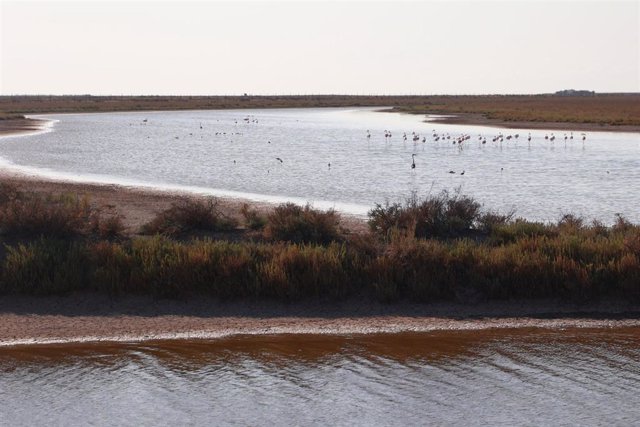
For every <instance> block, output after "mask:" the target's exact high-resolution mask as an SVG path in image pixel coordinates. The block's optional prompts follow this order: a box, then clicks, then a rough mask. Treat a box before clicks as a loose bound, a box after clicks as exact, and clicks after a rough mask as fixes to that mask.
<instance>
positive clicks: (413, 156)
mask: <svg viewBox="0 0 640 427" xmlns="http://www.w3.org/2000/svg"><path fill="white" fill-rule="evenodd" d="M415 168H416V155H415V154H412V155H411V169H415Z"/></svg>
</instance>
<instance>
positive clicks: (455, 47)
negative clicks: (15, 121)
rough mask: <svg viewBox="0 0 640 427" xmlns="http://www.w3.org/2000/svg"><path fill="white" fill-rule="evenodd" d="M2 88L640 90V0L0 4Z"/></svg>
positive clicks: (130, 91) (128, 91)
mask: <svg viewBox="0 0 640 427" xmlns="http://www.w3.org/2000/svg"><path fill="white" fill-rule="evenodd" d="M0 25H1V27H0V94H3V95H10V94H54V95H58V94H93V95H225V94H229V95H237V94H243V93H249V94H256V95H258V94H262V95H268V94H360V95H369V94H491V93H504V94H508V93H522V94H528V93H549V92H554V91H556V90H561V89H569V88H574V89H588V90H595V91H597V92H639V91H640V1H638V0H635V1H569V0H567V1H552V2H543V1H510V2H507V1H481V0H480V1H446V2H445V1H411V2H410V1H393V2H379V1H376V2H370V1H355V2H337V1H331V2H328V1H322V2H312V1H296V2H293V1H288V2H272V1H259V2H248V1H234V2H220V1H197V2H186V1H180V2H178V1H163V2H159V1H138V2H131V1H113V2H105V1H82V2H79V1H78V2H63V1H41V2H35V1H9V0H0Z"/></svg>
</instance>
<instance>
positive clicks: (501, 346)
mask: <svg viewBox="0 0 640 427" xmlns="http://www.w3.org/2000/svg"><path fill="white" fill-rule="evenodd" d="M639 389H640V328H622V329H614V330H609V329H607V330H535V329H531V330H487V331H473V332H468V331H467V332H465V331H460V332H438V333H428V334H425V333H422V334H418V333H402V334H384V335H364V336H363V335H360V336H313V335H312V336H307V335H284V336H260V337H256V336H251V337H236V338H228V339H222V340H215V341H173V342H156V343H144V344H82V345H56V346H42V347H16V348H6V349H1V350H0V401H1V402H2V407H1V409H0V415H1V418H0V419H1V420H2V424H6V425H33V424H37V425H74V424H75V425H79V424H82V425H87V424H92V425H107V424H109V425H114V424H117V425H183V424H198V425H221V424H240V425H272V424H277V425H307V424H321V425H352V424H356V425H452V424H453V425H563V424H571V425H633V424H637V423H638V422H640V414H639V413H638V410H637V408H638V404H640V397H639V395H638V391H639Z"/></svg>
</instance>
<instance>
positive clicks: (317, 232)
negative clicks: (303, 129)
mask: <svg viewBox="0 0 640 427" xmlns="http://www.w3.org/2000/svg"><path fill="white" fill-rule="evenodd" d="M239 218H242V220H236V219H233V218H230V217H227V216H224V215H222V214H221V212H220V210H219V209H218V208H217V201H216V200H215V199H210V200H207V201H193V200H184V201H182V202H179V203H176V204H174V205H173V206H172V207H171V208H169V209H168V210H166V211H164V212H160V213H159V214H158V216H157V218H155V219H153V220H152V221H150V222H149V223H148V224H147V225H145V226H144V227H143V229H142V230H141V231H140V233H136V234H135V235H133V236H129V235H126V234H125V233H124V228H123V226H122V222H121V218H120V217H119V216H118V215H117V214H110V215H107V216H105V215H103V214H102V213H101V212H99V211H98V210H96V209H93V208H91V205H90V203H89V201H88V200H86V199H79V198H78V197H76V196H75V195H49V196H43V195H38V194H35V193H29V192H19V191H16V190H15V189H14V188H12V187H10V186H7V185H4V186H3V187H2V189H1V191H0V231H1V233H2V236H3V240H4V250H3V253H2V256H1V257H0V293H1V294H22V295H52V294H66V293H70V292H76V291H96V292H103V293H107V294H109V295H114V296H117V295H130V294H140V295H152V296H155V297H163V298H164V297H166V298H192V297H197V296H198V295H207V296H212V297H217V298H221V299H253V300H261V299H272V300H273V299H275V300H281V301H299V300H329V301H332V300H333V301H335V300H344V299H349V298H360V299H361V298H365V299H375V300H379V301H384V302H393V301H410V302H433V301H459V302H463V303H475V302H478V301H485V300H505V299H518V300H528V299H536V298H560V299H562V300H564V301H576V302H584V301H590V300H594V299H598V298H603V297H617V298H624V299H635V300H638V299H639V298H640V226H638V225H634V224H631V223H629V222H628V221H626V220H625V219H624V218H622V217H618V218H617V221H616V223H615V224H614V225H612V226H605V225H602V224H600V223H598V222H592V223H589V224H586V223H585V222H584V221H583V220H581V219H580V218H577V217H575V216H572V215H566V216H564V217H563V218H562V219H561V220H560V221H558V222H557V223H553V224H551V223H549V224H543V223H537V222H530V221H526V220H524V219H514V218H513V215H512V214H509V213H507V214H500V213H495V212H491V211H487V210H485V209H483V208H482V207H481V206H480V204H479V203H477V202H476V201H475V200H473V199H472V198H470V197H467V196H464V195H461V194H449V193H441V194H439V195H436V196H432V197H427V198H424V199H420V198H418V197H416V196H413V197H411V198H409V200H407V201H406V202H405V203H403V204H385V205H377V206H376V207H374V208H373V209H372V210H371V212H370V215H369V226H370V231H369V232H368V233H358V234H353V233H349V230H346V229H344V228H343V227H342V225H341V221H340V216H339V215H338V214H337V213H336V212H334V211H318V210H315V209H312V208H311V207H308V206H307V207H300V206H296V205H291V204H284V205H280V206H278V207H277V208H275V209H274V210H272V211H271V212H270V213H269V214H266V215H263V214H260V213H259V212H257V211H255V210H253V209H251V207H249V206H245V207H244V208H243V209H242V213H241V216H240V217H239Z"/></svg>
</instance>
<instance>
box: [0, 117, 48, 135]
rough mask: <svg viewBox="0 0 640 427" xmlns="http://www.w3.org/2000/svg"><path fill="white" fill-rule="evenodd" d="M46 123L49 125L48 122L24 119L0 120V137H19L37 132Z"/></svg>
mask: <svg viewBox="0 0 640 427" xmlns="http://www.w3.org/2000/svg"><path fill="white" fill-rule="evenodd" d="M47 123H49V121H48V120H39V119H27V118H24V117H23V118H16V119H13V118H11V119H4V120H0V136H4V135H19V134H26V133H30V132H35V131H39V130H41V129H43V127H44V126H45V125H46V124H47Z"/></svg>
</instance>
